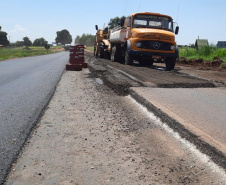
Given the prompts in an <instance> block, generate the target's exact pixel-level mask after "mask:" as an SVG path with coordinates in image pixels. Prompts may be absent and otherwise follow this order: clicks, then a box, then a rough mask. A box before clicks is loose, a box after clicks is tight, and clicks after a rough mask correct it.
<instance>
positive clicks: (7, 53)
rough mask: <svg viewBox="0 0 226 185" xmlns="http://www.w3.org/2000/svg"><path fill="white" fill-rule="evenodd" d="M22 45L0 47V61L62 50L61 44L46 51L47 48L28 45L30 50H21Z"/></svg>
mask: <svg viewBox="0 0 226 185" xmlns="http://www.w3.org/2000/svg"><path fill="white" fill-rule="evenodd" d="M23 48H24V47H20V48H11V49H8V48H0V61H1V60H6V59H9V58H18V57H28V56H36V55H46V54H50V53H56V52H59V51H62V50H63V49H62V47H61V46H56V47H51V48H50V49H49V51H48V53H47V50H46V49H45V48H44V47H29V48H30V50H23Z"/></svg>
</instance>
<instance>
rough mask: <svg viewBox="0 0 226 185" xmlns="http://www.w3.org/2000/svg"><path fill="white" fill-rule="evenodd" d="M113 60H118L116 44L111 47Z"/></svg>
mask: <svg viewBox="0 0 226 185" xmlns="http://www.w3.org/2000/svg"><path fill="white" fill-rule="evenodd" d="M111 61H112V62H117V61H118V52H117V50H116V46H113V47H112V49H111Z"/></svg>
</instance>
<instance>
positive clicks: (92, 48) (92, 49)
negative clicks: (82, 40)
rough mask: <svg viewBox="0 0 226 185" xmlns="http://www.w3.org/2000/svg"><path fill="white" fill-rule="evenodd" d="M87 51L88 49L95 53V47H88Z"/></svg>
mask: <svg viewBox="0 0 226 185" xmlns="http://www.w3.org/2000/svg"><path fill="white" fill-rule="evenodd" d="M86 49H88V50H90V51H94V47H93V46H88V47H86Z"/></svg>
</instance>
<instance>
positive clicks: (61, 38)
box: [0, 26, 72, 47]
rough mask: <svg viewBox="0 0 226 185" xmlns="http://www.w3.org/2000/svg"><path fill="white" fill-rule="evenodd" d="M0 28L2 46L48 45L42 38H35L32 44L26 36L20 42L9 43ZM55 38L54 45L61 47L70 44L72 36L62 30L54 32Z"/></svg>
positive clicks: (0, 43) (5, 34)
mask: <svg viewBox="0 0 226 185" xmlns="http://www.w3.org/2000/svg"><path fill="white" fill-rule="evenodd" d="M1 29H2V27H1V26H0V45H3V46H8V45H11V46H26V47H28V46H45V45H47V44H48V41H47V40H45V39H44V38H43V37H41V38H37V39H35V40H34V42H33V43H32V42H31V40H30V39H29V38H28V37H27V36H26V37H23V40H22V41H16V42H15V43H10V42H9V40H8V38H7V33H6V32H4V31H2V30H1ZM56 34H57V36H56V39H55V41H56V43H57V44H59V43H60V44H61V45H65V44H71V42H72V36H71V35H70V33H69V31H68V30H66V29H64V30H61V31H57V32H56Z"/></svg>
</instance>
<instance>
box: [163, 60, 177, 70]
mask: <svg viewBox="0 0 226 185" xmlns="http://www.w3.org/2000/svg"><path fill="white" fill-rule="evenodd" d="M165 64H166V70H167V71H170V70H173V69H174V67H175V64H176V58H168V59H167V60H166V61H165Z"/></svg>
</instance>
